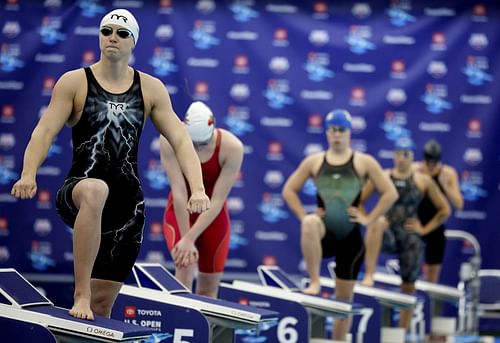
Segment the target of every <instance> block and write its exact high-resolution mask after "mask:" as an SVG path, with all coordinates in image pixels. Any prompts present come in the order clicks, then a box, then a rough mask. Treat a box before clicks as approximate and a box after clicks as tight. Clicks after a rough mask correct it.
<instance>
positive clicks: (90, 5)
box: [77, 0, 106, 18]
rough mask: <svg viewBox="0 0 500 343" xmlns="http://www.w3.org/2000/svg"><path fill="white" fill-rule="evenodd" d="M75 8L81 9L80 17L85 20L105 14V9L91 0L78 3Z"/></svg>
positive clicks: (82, 0)
mask: <svg viewBox="0 0 500 343" xmlns="http://www.w3.org/2000/svg"><path fill="white" fill-rule="evenodd" d="M77 6H78V7H80V9H81V15H82V16H84V17H86V18H94V17H96V16H97V15H101V14H104V13H105V12H106V7H104V6H103V5H100V4H98V3H97V2H95V1H93V0H81V1H78V2H77Z"/></svg>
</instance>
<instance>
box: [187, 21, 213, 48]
mask: <svg viewBox="0 0 500 343" xmlns="http://www.w3.org/2000/svg"><path fill="white" fill-rule="evenodd" d="M215 30H216V28H215V22H213V21H203V20H196V21H195V22H194V27H193V30H191V32H190V33H189V37H191V38H192V39H193V42H194V46H195V47H196V48H198V49H201V50H207V49H210V48H212V47H214V46H216V45H219V44H220V39H219V38H217V37H215V36H214V34H215Z"/></svg>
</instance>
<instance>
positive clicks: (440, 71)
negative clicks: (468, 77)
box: [427, 60, 448, 79]
mask: <svg viewBox="0 0 500 343" xmlns="http://www.w3.org/2000/svg"><path fill="white" fill-rule="evenodd" d="M427 73H429V75H431V76H432V77H434V78H436V79H441V78H443V77H444V76H445V75H446V74H447V73H448V67H447V66H446V63H445V62H443V61H434V60H433V61H430V62H429V65H428V66H427Z"/></svg>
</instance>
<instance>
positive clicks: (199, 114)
mask: <svg viewBox="0 0 500 343" xmlns="http://www.w3.org/2000/svg"><path fill="white" fill-rule="evenodd" d="M184 124H185V125H186V128H187V130H188V132H189V135H190V136H191V139H192V140H193V142H194V143H201V142H206V141H208V140H209V139H210V138H211V137H212V135H213V133H214V129H215V118H214V115H213V113H212V111H211V110H210V108H208V106H207V105H205V104H204V103H202V102H201V101H195V102H193V103H192V104H191V105H190V106H189V108H188V109H187V112H186V116H185V117H184Z"/></svg>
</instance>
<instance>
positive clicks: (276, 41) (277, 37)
mask: <svg viewBox="0 0 500 343" xmlns="http://www.w3.org/2000/svg"><path fill="white" fill-rule="evenodd" d="M272 44H273V45H274V46H277V47H287V46H288V45H289V44H290V42H289V41H288V31H287V29H285V28H283V27H279V28H277V29H275V30H274V33H273V41H272Z"/></svg>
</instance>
